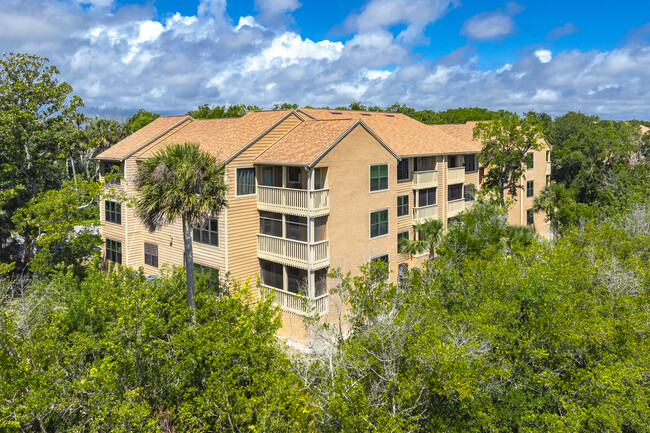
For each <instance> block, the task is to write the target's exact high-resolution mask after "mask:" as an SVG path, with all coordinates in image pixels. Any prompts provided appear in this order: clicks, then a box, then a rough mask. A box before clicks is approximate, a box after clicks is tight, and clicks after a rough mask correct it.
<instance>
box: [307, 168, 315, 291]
mask: <svg viewBox="0 0 650 433" xmlns="http://www.w3.org/2000/svg"><path fill="white" fill-rule="evenodd" d="M305 170H307V297H309V298H313V297H314V285H313V283H312V277H313V275H312V272H311V244H312V230H311V189H312V173H313V172H314V170H313V169H311V168H307V167H305Z"/></svg>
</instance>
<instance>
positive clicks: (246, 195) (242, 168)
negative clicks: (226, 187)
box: [235, 165, 257, 198]
mask: <svg viewBox="0 0 650 433" xmlns="http://www.w3.org/2000/svg"><path fill="white" fill-rule="evenodd" d="M248 168H250V169H253V180H254V182H255V184H254V188H255V192H254V193H252V194H237V172H238V171H239V170H244V169H248ZM256 171H257V170H256V169H255V166H254V165H249V166H243V167H235V198H239V197H252V196H256V195H257V176H256V174H257V173H255V172H256Z"/></svg>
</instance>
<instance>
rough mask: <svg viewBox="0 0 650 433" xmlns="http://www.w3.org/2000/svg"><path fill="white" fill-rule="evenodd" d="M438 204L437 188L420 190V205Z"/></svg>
mask: <svg viewBox="0 0 650 433" xmlns="http://www.w3.org/2000/svg"><path fill="white" fill-rule="evenodd" d="M434 204H436V188H426V189H421V190H420V191H419V192H418V207H424V206H431V205H434Z"/></svg>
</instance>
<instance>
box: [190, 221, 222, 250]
mask: <svg viewBox="0 0 650 433" xmlns="http://www.w3.org/2000/svg"><path fill="white" fill-rule="evenodd" d="M192 239H193V240H194V242H198V243H200V244H207V245H214V246H216V247H218V246H219V220H217V219H215V218H210V219H209V220H208V221H206V222H205V224H203V225H202V226H199V225H196V226H194V230H193V237H192Z"/></svg>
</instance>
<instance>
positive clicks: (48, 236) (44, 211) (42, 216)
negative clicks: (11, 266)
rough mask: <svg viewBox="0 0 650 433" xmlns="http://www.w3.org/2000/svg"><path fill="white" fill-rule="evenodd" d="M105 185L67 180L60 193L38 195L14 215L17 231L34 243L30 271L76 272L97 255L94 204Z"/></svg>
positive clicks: (96, 214) (51, 191)
mask: <svg viewBox="0 0 650 433" xmlns="http://www.w3.org/2000/svg"><path fill="white" fill-rule="evenodd" d="M103 191H104V184H103V183H101V182H98V181H87V180H85V179H74V180H68V181H65V182H64V183H63V186H62V187H61V188H60V189H51V190H48V191H43V192H41V193H39V194H38V195H37V196H36V197H34V198H32V199H31V200H30V201H29V202H28V203H27V204H26V205H25V206H23V207H21V208H20V209H18V210H17V211H16V213H15V214H14V221H15V223H16V227H17V228H18V230H20V231H21V232H22V233H29V235H30V237H31V238H33V239H35V242H36V245H37V251H36V254H35V255H34V260H33V261H32V262H31V263H30V268H31V270H32V271H36V272H39V273H41V274H45V273H47V272H49V271H51V270H53V269H54V268H55V267H56V266H57V265H63V266H66V267H68V266H72V267H74V268H75V270H77V271H79V268H80V266H81V264H82V262H83V261H85V260H88V259H89V258H91V257H92V256H93V255H97V254H98V253H99V251H100V245H101V237H100V235H99V224H100V222H99V209H98V208H97V203H98V201H99V198H100V196H101V194H102V192H103Z"/></svg>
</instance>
